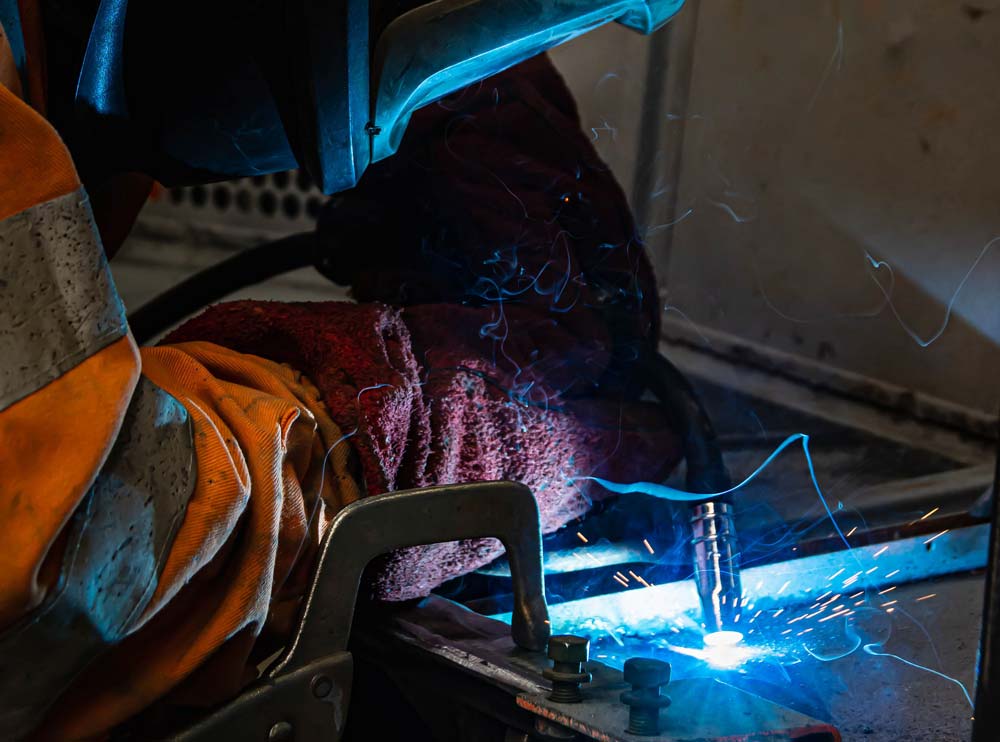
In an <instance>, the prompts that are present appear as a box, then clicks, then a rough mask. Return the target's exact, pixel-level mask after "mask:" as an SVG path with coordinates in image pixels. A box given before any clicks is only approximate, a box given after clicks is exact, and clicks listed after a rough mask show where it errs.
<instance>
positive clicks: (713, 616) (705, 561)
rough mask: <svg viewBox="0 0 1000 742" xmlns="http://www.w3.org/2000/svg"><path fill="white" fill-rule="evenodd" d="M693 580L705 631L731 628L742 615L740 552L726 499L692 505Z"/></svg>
mask: <svg viewBox="0 0 1000 742" xmlns="http://www.w3.org/2000/svg"><path fill="white" fill-rule="evenodd" d="M691 533H692V535H691V547H692V550H693V552H694V579H695V584H696V585H697V588H698V598H699V599H700V601H701V607H702V611H703V614H704V622H705V631H706V633H712V632H716V631H730V630H732V629H733V627H734V626H735V625H736V622H737V619H738V617H739V614H740V610H741V608H740V600H741V596H742V592H743V589H742V587H741V585H740V551H739V544H738V542H737V540H736V527H735V524H734V522H733V508H732V505H730V504H729V503H727V502H705V503H699V504H697V505H694V506H693V507H692V508H691Z"/></svg>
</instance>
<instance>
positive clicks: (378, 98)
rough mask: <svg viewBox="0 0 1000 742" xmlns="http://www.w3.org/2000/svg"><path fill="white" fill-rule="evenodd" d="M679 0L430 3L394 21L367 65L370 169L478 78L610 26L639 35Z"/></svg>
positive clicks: (657, 23)
mask: <svg viewBox="0 0 1000 742" xmlns="http://www.w3.org/2000/svg"><path fill="white" fill-rule="evenodd" d="M683 4H684V0H576V1H575V2H565V1H563V2H551V0H527V1H526V2H525V1H522V2H518V3H511V2H510V1H509V0H474V1H473V2H470V1H469V0H436V2H430V3H426V4H424V5H422V6H420V7H418V8H416V9H414V10H411V11H410V12H408V13H404V14H403V15H401V16H400V17H399V18H397V19H396V20H394V21H393V22H392V23H391V24H389V26H388V27H387V28H386V30H385V31H384V32H383V33H382V35H381V37H380V38H379V41H378V44H377V46H376V49H375V55H374V59H373V62H372V89H373V94H374V97H373V99H372V107H373V109H374V111H373V115H372V126H370V127H369V131H370V133H371V134H372V135H373V139H372V157H371V161H372V162H377V161H379V160H382V159H384V158H386V157H388V156H389V155H391V154H393V153H394V152H395V151H396V149H397V148H398V147H399V143H400V141H401V140H402V138H403V133H404V132H405V131H406V126H407V124H408V123H409V120H410V115H411V114H412V113H413V112H414V111H415V110H417V109H418V108H420V107H421V106H424V105H426V104H428V103H431V102H433V101H435V100H439V99H441V98H443V97H444V96H446V95H449V94H451V93H453V92H455V91H457V90H461V89H462V88H464V87H467V86H468V85H471V84H473V83H474V82H476V81H477V80H481V79H483V78H484V77H488V76H490V75H494V74H496V73H498V72H501V71H503V70H505V69H507V68H508V67H512V66H513V65H515V64H517V63H518V62H522V61H524V60H525V59H528V58H529V57H533V56H535V55H536V54H539V53H541V52H543V51H545V50H546V49H550V48H552V47H554V46H557V45H559V44H561V43H563V42H564V41H569V40H570V39H572V38H575V37H576V36H579V35H580V34H582V33H585V32H587V31H590V30H591V29H594V28H597V27H599V26H603V25H605V24H606V23H610V22H611V21H618V22H620V23H622V24H623V25H626V26H628V27H629V28H633V29H635V30H637V31H640V32H642V33H651V32H653V31H655V30H656V29H657V28H660V27H661V26H662V25H664V24H665V23H666V22H667V21H668V20H670V18H672V17H673V16H674V14H676V13H677V11H679V10H680V9H681V6H682V5H683Z"/></svg>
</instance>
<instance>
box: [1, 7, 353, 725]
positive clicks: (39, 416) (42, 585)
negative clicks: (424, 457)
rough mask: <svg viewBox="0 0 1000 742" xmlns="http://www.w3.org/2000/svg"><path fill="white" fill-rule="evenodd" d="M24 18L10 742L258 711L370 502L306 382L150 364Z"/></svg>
mask: <svg viewBox="0 0 1000 742" xmlns="http://www.w3.org/2000/svg"><path fill="white" fill-rule="evenodd" d="M20 10H21V14H22V18H21V22H22V28H21V29H15V31H19V32H20V33H21V38H20V39H19V40H18V41H19V42H20V43H21V44H22V46H21V48H22V49H26V54H25V55H24V58H25V59H26V61H27V64H26V65H23V64H22V65H21V66H20V68H19V65H18V63H17V62H16V61H15V59H14V56H13V54H12V48H17V45H15V44H12V43H11V41H10V39H9V38H8V36H7V35H6V33H5V34H4V35H2V36H0V523H2V524H3V540H2V544H0V699H2V704H0V738H3V739H20V738H26V737H30V738H41V739H78V738H91V737H100V736H102V735H103V734H104V733H106V732H107V730H109V729H110V728H112V727H113V726H115V725H116V724H118V723H120V722H122V721H123V720H125V719H128V718H129V717H131V716H133V715H134V714H136V713H137V712H139V711H140V710H142V709H144V708H146V707H147V706H149V705H150V704H151V703H152V702H154V701H156V700H157V699H161V698H163V697H165V696H167V695H168V694H169V695H170V698H171V699H177V700H179V701H185V702H188V701H191V700H197V701H198V702H201V703H205V704H207V703H212V702H214V701H218V700H220V699H222V698H224V697H226V696H227V695H231V694H233V693H234V692H236V691H237V690H238V688H239V686H240V684H241V682H242V681H244V680H245V678H246V669H247V668H248V667H250V668H251V669H252V665H253V664H254V662H255V657H254V655H253V652H254V651H255V650H254V646H255V644H256V646H257V649H258V650H259V649H260V644H261V642H260V641H259V639H260V635H261V634H262V632H264V633H265V634H266V632H268V631H271V630H274V631H276V632H277V631H279V630H280V629H282V621H285V622H287V621H288V620H290V619H289V617H290V616H292V615H294V607H295V604H296V601H297V599H298V596H299V595H300V594H301V591H302V589H303V586H304V583H305V580H306V578H307V571H308V564H309V561H310V557H311V556H312V555H313V553H314V550H315V548H316V546H317V544H318V542H319V540H320V538H321V535H322V533H323V530H324V527H325V525H326V524H327V523H328V521H329V518H330V516H331V515H332V514H333V513H334V512H336V510H337V509H339V508H341V507H342V506H344V505H345V504H347V503H349V502H352V501H353V500H355V499H357V498H358V497H359V496H360V492H359V486H358V484H357V483H356V480H355V479H354V478H353V477H352V476H351V474H350V472H349V470H348V459H347V457H348V449H347V447H346V446H339V447H338V446H336V445H335V444H336V443H337V442H338V441H340V440H342V439H343V435H342V432H341V431H340V430H339V429H338V428H337V426H336V425H335V424H334V423H333V421H332V420H331V418H330V415H329V414H328V412H327V410H326V409H325V407H324V405H323V403H322V402H321V401H320V399H319V394H318V392H317V390H316V389H315V388H314V387H313V386H312V385H311V384H310V383H309V382H308V381H307V380H306V379H304V378H303V377H302V376H301V375H300V374H298V373H296V372H295V371H294V370H292V369H290V368H288V367H286V366H281V365H279V364H276V363H272V362H270V361H267V360H265V359H263V358H258V357H255V356H249V355H243V354H239V353H235V352H232V351H229V350H226V349H225V348H222V347H219V346H217V345H213V344H211V343H181V344H177V345H172V346H169V345H168V346H160V347H155V348H141V349H140V348H137V346H136V343H135V342H134V340H133V339H132V337H131V335H130V333H129V330H128V326H127V323H126V321H125V315H124V310H123V306H122V304H121V301H120V300H119V298H118V294H117V292H116V290H115V286H114V282H113V280H112V278H111V275H110V272H109V270H108V266H107V261H106V259H105V255H104V251H103V248H102V245H101V240H100V236H99V234H98V232H97V229H96V227H95V225H94V221H93V217H92V213H91V209H90V206H89V203H88V197H87V194H86V193H85V192H84V189H83V188H82V186H81V184H80V182H79V179H78V177H77V173H76V170H75V168H74V165H73V162H72V161H71V158H70V156H69V153H68V152H67V150H66V148H65V146H64V145H63V143H62V142H61V141H60V138H59V136H58V135H57V134H56V132H55V130H54V129H53V128H52V127H51V126H50V125H49V124H48V123H47V122H46V120H45V118H44V116H43V114H44V86H43V79H42V76H41V74H40V73H39V71H38V70H39V67H40V66H39V65H34V66H33V65H32V61H33V59H40V54H39V51H40V50H39V49H38V43H39V33H37V29H38V23H37V12H36V11H37V8H35V6H34V3H33V2H31V1H30V0H21V2H20ZM33 11H34V12H33ZM11 32H12V33H13V32H14V31H11ZM21 61H22V62H23V61H24V60H21ZM331 447H332V449H333V450H332V453H331V455H330V456H329V458H327V453H328V452H329V451H330V449H331Z"/></svg>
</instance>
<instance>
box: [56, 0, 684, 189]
mask: <svg viewBox="0 0 1000 742" xmlns="http://www.w3.org/2000/svg"><path fill="white" fill-rule="evenodd" d="M682 4H683V0H573V1H571V0H531V1H529V2H518V3H511V2H508V1H507V0H436V1H435V2H424V3H420V2H414V0H389V1H388V2H379V1H378V0H239V1H237V0H214V1H209V2H205V1H204V0H174V1H173V2H170V3H162V2H151V1H150V0H100V3H99V5H98V6H97V11H96V16H95V18H94V21H93V24H92V25H91V26H90V28H91V32H90V34H89V37H88V38H87V39H86V44H85V45H84V48H83V49H82V60H81V63H80V66H79V69H80V73H79V77H78V80H77V83H76V89H75V95H73V96H72V99H73V106H72V108H73V110H72V126H71V127H68V128H70V129H71V130H72V135H71V136H70V137H69V142H68V143H69V144H70V147H71V149H72V150H73V153H74V156H75V158H76V159H77V162H78V164H79V165H81V166H82V169H83V170H84V171H85V172H88V173H95V172H97V173H99V175H98V176H97V177H101V175H104V176H106V175H109V174H113V173H114V172H124V171H140V172H145V173H148V174H150V175H152V176H153V177H155V178H156V179H157V180H159V181H160V182H162V183H164V184H166V185H182V184H190V183H196V182H207V181H212V180H225V179H231V178H237V177H245V176H252V175H262V174H266V173H271V172H278V171H283V170H291V169H295V168H302V169H304V170H306V171H307V172H308V173H309V174H310V175H311V176H312V178H313V180H314V181H315V182H316V183H317V184H318V185H319V187H320V188H321V189H322V190H323V191H324V192H325V193H334V192H337V191H340V190H344V189H347V188H350V187H352V186H353V185H355V184H356V183H357V181H358V179H359V178H360V177H361V175H362V173H363V172H364V171H365V168H366V167H367V166H368V165H369V163H371V162H374V161H378V160H380V159H382V158H385V157H387V156H389V155H390V154H392V153H393V152H394V151H395V149H396V147H397V146H398V145H399V142H400V139H401V138H402V136H403V133H404V131H405V130H406V126H407V122H408V121H409V118H410V114H411V113H412V112H413V111H414V110H415V109H417V108H419V107H421V106H423V105H425V104H427V103H429V102H431V101H434V100H436V99H439V98H441V97H443V96H446V95H448V94H449V93H452V92H454V91H455V90H458V89H461V88H463V87H465V86H467V85H468V84H470V83H472V82H475V81H477V80H479V79H482V78H484V77H487V76H489V75H491V74H493V73H496V72H498V71H500V70H502V69H504V68H506V67H509V66H511V65H513V64H516V63H518V62H520V61H522V60H524V59H526V58H528V57H530V56H533V55H535V54H537V53H539V52H541V51H544V50H545V49H547V48H549V47H551V46H554V45H556V44H559V43H561V42H563V41H565V40H567V39H570V38H572V37H574V36H576V35H579V34H580V33H583V32H585V31H588V30H590V29H592V28H595V27H597V26H600V25H603V24H605V23H608V22H611V21H618V22H619V23H622V24H624V25H626V26H629V27H631V28H633V29H636V30H638V31H641V32H645V33H649V32H651V31H653V30H655V29H656V28H658V27H660V26H661V25H663V24H664V23H666V21H667V20H668V19H669V18H670V17H671V16H673V15H674V13H676V12H677V11H678V10H679V9H680V6H681V5H682ZM60 128H61V129H63V128H66V127H60ZM102 171H103V172H102Z"/></svg>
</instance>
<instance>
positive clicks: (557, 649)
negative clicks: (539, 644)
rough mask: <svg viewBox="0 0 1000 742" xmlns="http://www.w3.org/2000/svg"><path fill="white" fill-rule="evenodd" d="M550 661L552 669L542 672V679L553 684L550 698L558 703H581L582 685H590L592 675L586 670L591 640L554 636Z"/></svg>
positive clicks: (550, 640)
mask: <svg viewBox="0 0 1000 742" xmlns="http://www.w3.org/2000/svg"><path fill="white" fill-rule="evenodd" d="M549 659H550V660H552V667H547V668H545V670H543V671H542V677H544V678H545V679H546V680H549V681H551V682H552V693H551V694H550V695H549V698H550V699H552V700H553V701H556V702H558V703H579V702H580V701H582V700H583V694H582V693H581V692H580V685H581V684H582V683H589V682H590V680H591V674H590V673H589V672H587V671H586V670H585V669H584V666H583V665H584V663H585V662H587V660H589V659H590V639H587V638H585V637H582V636H569V635H562V636H553V637H551V638H550V639H549Z"/></svg>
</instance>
